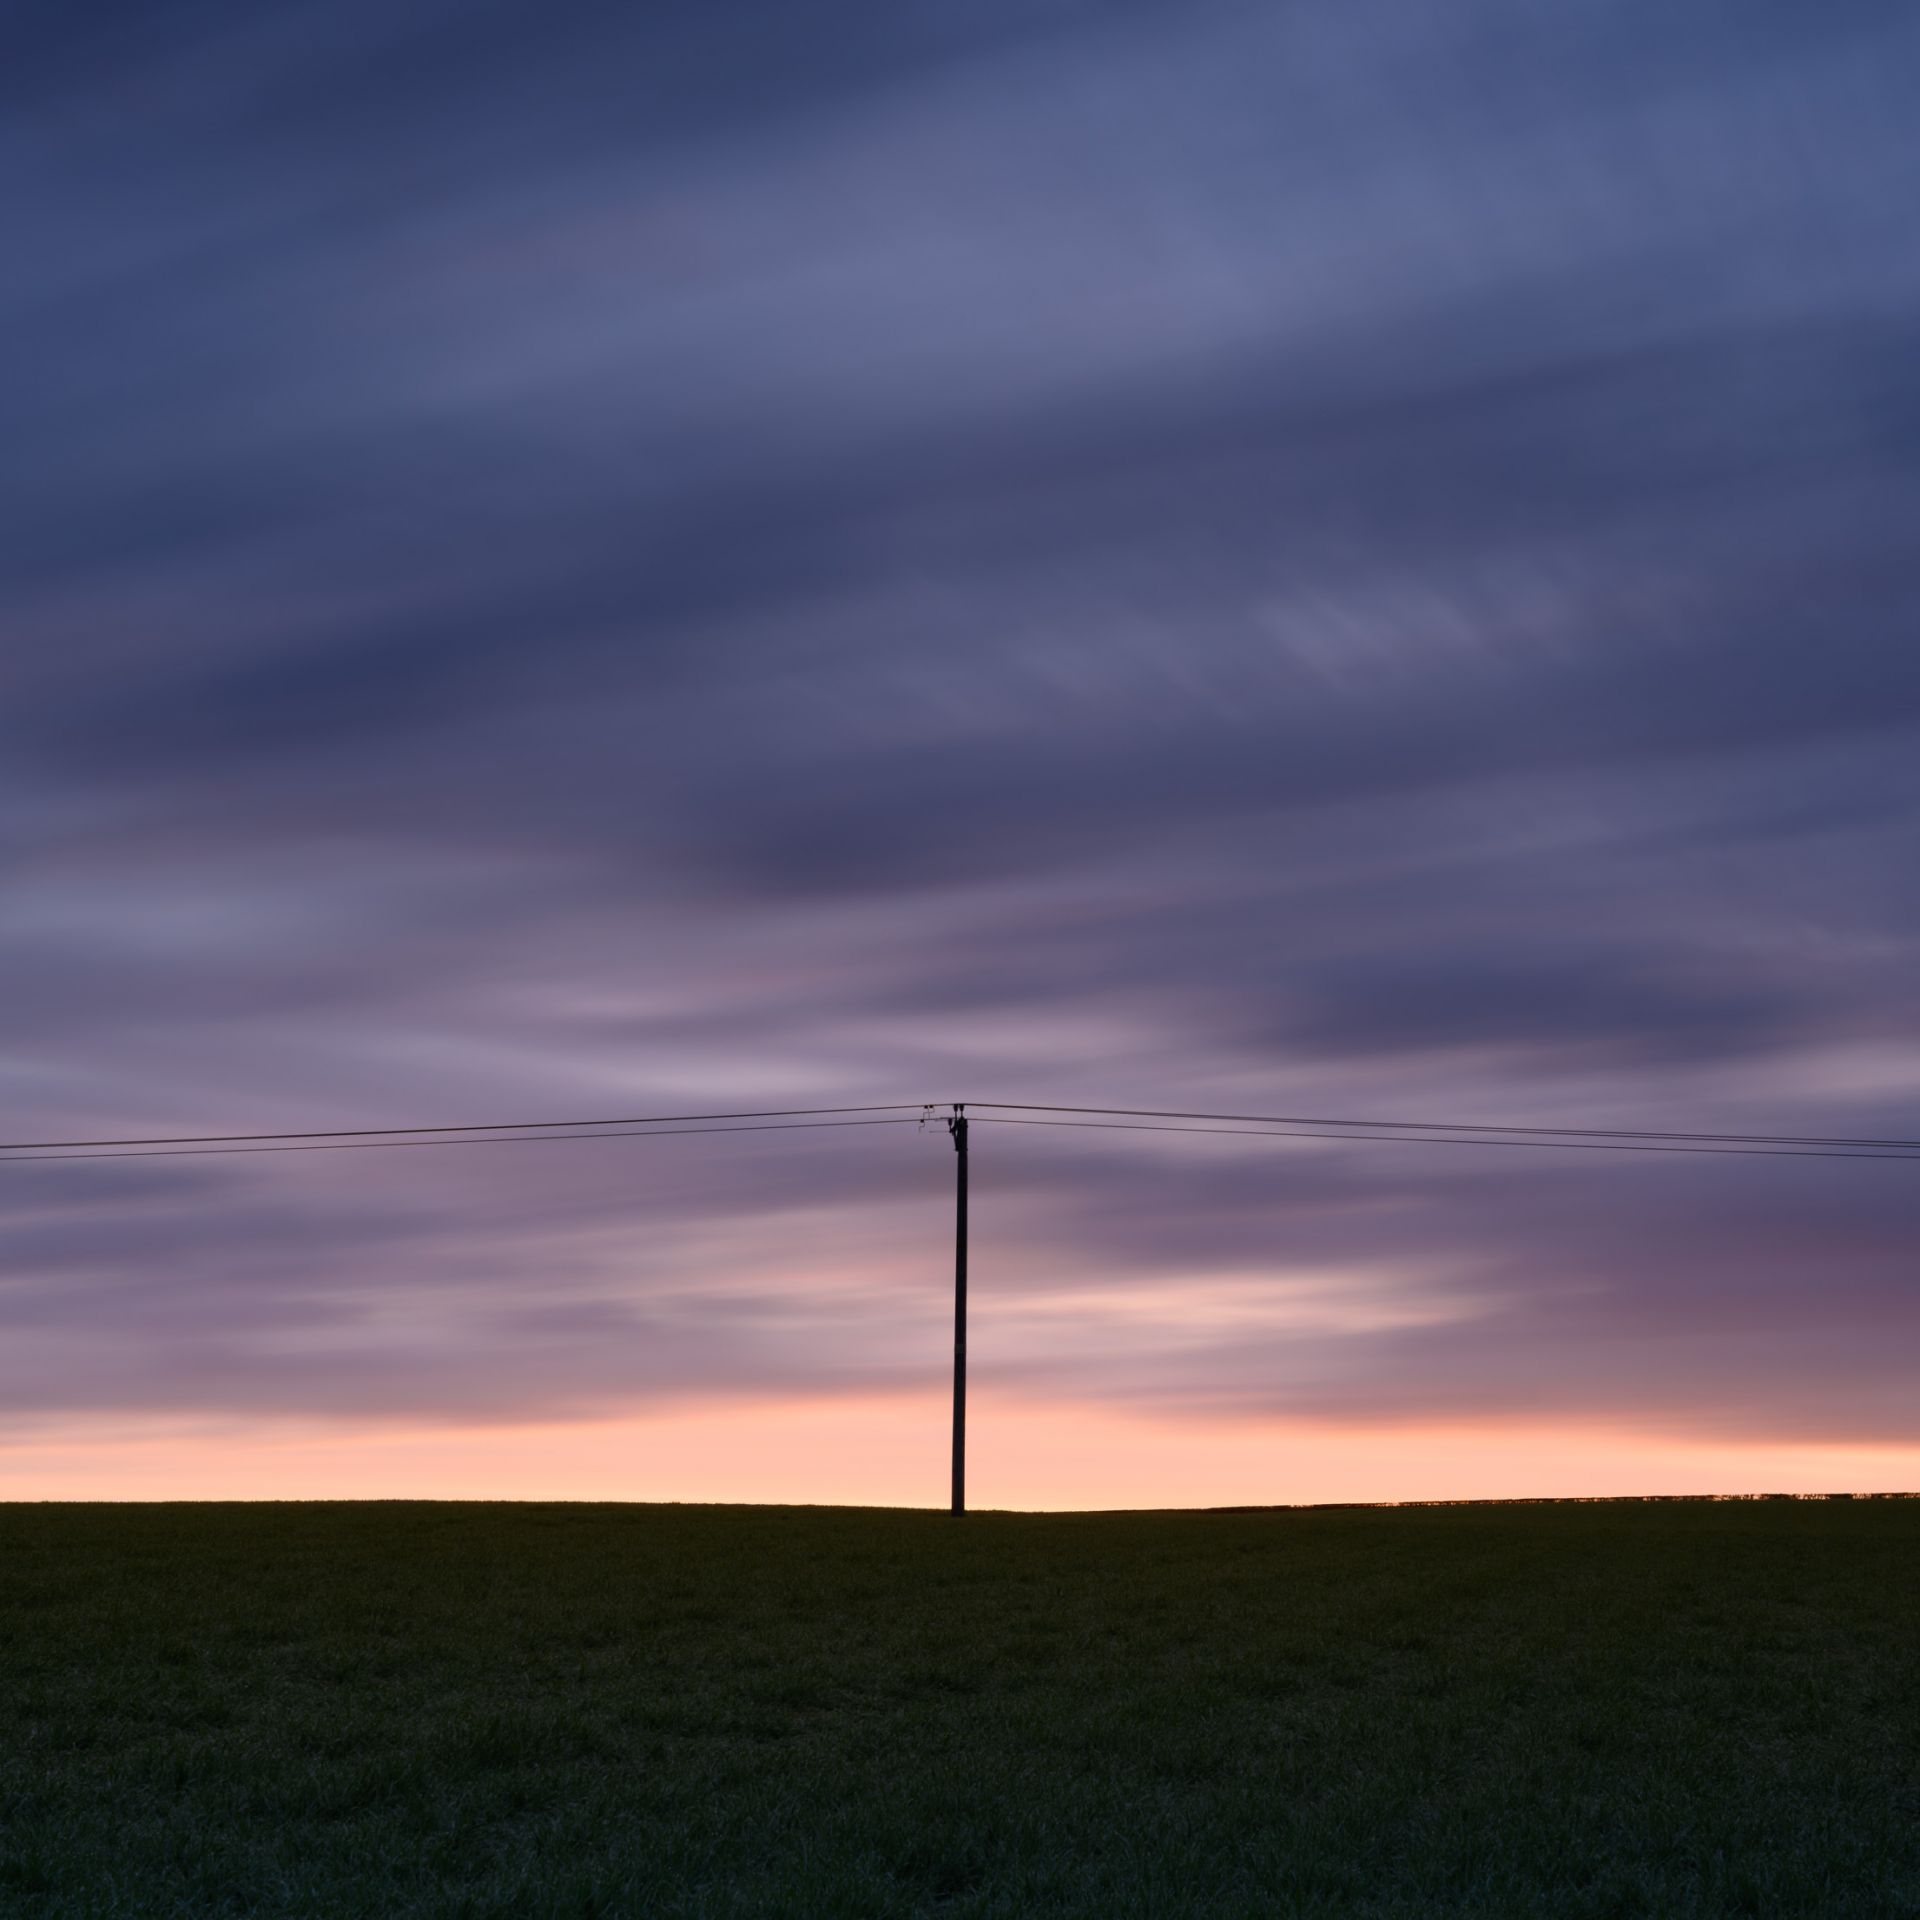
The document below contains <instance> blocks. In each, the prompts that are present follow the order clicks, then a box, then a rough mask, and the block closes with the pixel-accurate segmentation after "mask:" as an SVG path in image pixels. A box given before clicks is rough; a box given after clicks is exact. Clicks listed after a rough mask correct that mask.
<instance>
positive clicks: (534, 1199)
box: [0, 0, 1920, 1506]
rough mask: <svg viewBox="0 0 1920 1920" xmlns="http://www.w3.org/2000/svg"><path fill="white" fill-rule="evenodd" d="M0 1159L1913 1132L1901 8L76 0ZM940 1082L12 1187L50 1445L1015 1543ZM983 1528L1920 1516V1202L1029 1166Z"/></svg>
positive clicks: (1392, 1149)
mask: <svg viewBox="0 0 1920 1920" xmlns="http://www.w3.org/2000/svg"><path fill="white" fill-rule="evenodd" d="M9 25H10V32H9V35H8V39H9V48H8V53H7V57H6V59H5V61H4V62H3V63H0V101H3V102H4V133H0V149H3V150H4V154H5V165H4V167H0V197H4V201H5V207H6V216H7V219H6V225H7V231H8V233H9V235H10V236H11V246H10V249H9V255H10V260H9V264H10V267H11V269H12V270H11V271H10V272H9V273H8V274H7V275H6V276H5V279H4V282H0V350H3V351H4V365H5V369H6V373H5V389H4V391H5V400H4V410H3V417H4V422H5V427H4V445H5V448H6V458H5V461H4V465H0V640H3V646H4V650H3V651H0V798H3V799H4V806H0V838H3V840H4V851H5V854H6V856H7V857H6V868H5V871H6V878H5V883H4V887H0V1009H3V1012H0V1108H3V1109H4V1126H5V1129H6V1132H5V1138H6V1139H7V1140H10V1141H19V1140H27V1141H31V1140H61V1139H75V1138H79V1139H91V1138H97V1137H117V1136H121V1135H127V1134H139V1135H144V1134H176V1133H200V1132H221V1133H225V1132H238V1131H255V1130H260V1131H270V1130H292V1129H309V1128H335V1127H338V1128H346V1127H357V1126H382V1125H387V1126H403V1125H409V1124H417V1123H438V1122H479V1121H491V1120H495V1119H502V1118H506V1119H514V1118H527V1119H545V1118H559V1117H564V1116H571V1115H600V1114H604V1115H607V1116H617V1115H625V1114H646V1113H654V1112H679V1111H704V1110H708V1109H729V1108H735V1107H755V1108H758V1107H783V1106H803V1105H804V1106H812V1105H856V1104H864V1103H869V1102H889V1101H922V1100H939V1101H947V1100H954V1099H967V1100H976V1101H986V1100H1000V1101H1041V1102H1066V1103H1076V1104H1111V1105H1123V1106H1136V1107H1171V1108H1201V1109H1209V1110H1218V1109H1225V1110H1229V1111H1248V1112H1281V1113H1293V1112H1298V1113H1335V1114H1360V1115H1368V1114H1378V1115H1384V1116H1387V1117H1395V1116H1412V1117H1415V1118H1432V1119H1453V1118H1466V1119H1485V1120H1493V1121H1517V1122H1538V1123H1542V1124H1547V1125H1569V1124H1577V1125H1581V1126H1599V1127H1655V1128H1698V1129H1708V1130H1716V1131H1720V1130H1724V1131H1764V1132H1794V1133H1819V1134H1862V1135H1873V1136H1883V1135H1890V1136H1896V1137H1910V1136H1916V1135H1920V847H1917V846H1916V826H1917V825H1920V621H1917V620H1916V615H1917V614H1920V228H1916V224H1915V217H1914V216H1915V186H1914V183H1915V181H1916V180H1920V118H1917V117H1916V115H1915V113H1914V101H1915V97H1916V86H1917V85H1920V11H1917V10H1916V9H1915V8H1914V7H1912V6H1911V5H1910V4H1898V3H1892V4H1869V3H1868V0H1832V3H1831V4H1826V5H1820V6H1811V5H1804V4H1802V5H1785V4H1778V5H1776V4H1771V3H1770V0H1678V4H1676V3H1675V0H1563V3H1562V4H1554V5H1542V4H1540V3H1539V0H1450V3H1449V4H1445V5H1436V4H1433V3H1432V0H1362V3H1361V4H1349V5H1339V4H1322V5H1307V4H1278V3H1276V0H1250V3H1249V4H1237V3H1233V4H1229V3H1228V0H1105V3H1104V4H1091V3H1087V4H1081V3H1079V0H966V3H965V4H961V3H960V0H951V3H941V4H935V3H934V0H824V4H819V5H794V4H788V3H785V0H647V4H642V5H628V6H615V5H612V4H607V5H590V4H584V3H580V0H558V3H557V4H556V3H554V0H548V3H547V4H541V5H535V4H533V3H532V0H490V3H488V4H481V5H475V4H473V3H472V0H458V3H457V4H456V3H455V0H287V3H285V4H275V5H272V6H267V7H260V6H249V5H242V4H239V3H238V0H119V3H115V4H109V3H107V0H98V3H93V0H90V3H89V4H86V5H78V6H76V5H71V4H54V0H43V3H42V4H29V5H26V6H23V7H20V8H16V9H13V10H11V13H10V22H9ZM952 1163H953V1156H952V1153H951V1150H950V1147H949V1145H948V1142H947V1140H946V1137H945V1134H944V1132H942V1131H941V1130H940V1129H938V1128H937V1127H935V1128H929V1129H927V1130H926V1131H924V1132H922V1131H920V1130H919V1129H917V1128H915V1127H913V1126H906V1125H902V1126H885V1127H871V1128H846V1129H843V1130H837V1131H830V1132H822V1133H821V1134H820V1136H819V1138H818V1139H803V1138H802V1137H801V1136H800V1135H799V1134H798V1133H766V1134H738V1135H729V1136H727V1137H725V1138H721V1139H706V1140H701V1139H688V1138H680V1137H675V1138H668V1139H658V1140H652V1141H641V1142H635V1141H621V1140H601V1141H592V1142H583V1141H575V1142H570V1143H567V1142H562V1143H548V1144H541V1145H525V1144H522V1145H504V1146H498V1147H474V1148H452V1147H448V1148H425V1149H420V1150H415V1151H392V1152H348V1153H326V1154H312V1155H308V1154H284V1155H280V1154H276V1155H272V1156H265V1155H263V1156H258V1157H233V1158H212V1159H208V1160H207V1161H206V1164H204V1165H196V1164H195V1163H194V1162H193V1161H192V1160H191V1159H184V1158H175V1159H156V1160H153V1161H151V1162H148V1163H145V1165H144V1170H143V1168H142V1166H141V1165H136V1164H133V1163H132V1162H130V1161H125V1160H121V1161H104V1160H99V1161H92V1160H88V1161H82V1160H64V1161H61V1162H60V1163H58V1164H48V1165H41V1166H27V1165H22V1164H14V1163H11V1162H10V1163H8V1164H5V1165H0V1497H16V1498H30V1499H40V1498H67V1497H81V1496H84V1497H105V1498H140V1499H146V1498H159V1497H176V1496H182V1497H184V1496H194V1497H197V1496H202V1495H228V1494H231V1495H244V1496H255V1495H272V1494H286V1495H299V1496H301V1497H308V1496H316V1495H331V1494H341V1495H345V1494H355V1495H359V1494H376V1493H392V1494H459V1495H463V1496H465V1495H487V1494H496V1495H500V1496H503V1497H518V1496H522V1495H536V1494H537V1495H542V1496H549V1495H551V1496H569V1495H578V1496H588V1497H594V1498H646V1499H672V1498H684V1499H704V1498H720V1499H781V1500H795V1499H801V1500H807V1499H810V1500H822V1501H843V1500H844V1501H869V1500H872V1501H888V1502H901V1503H914V1504H928V1505H935V1504H943V1503H944V1500H945V1497H946V1483H945V1455H944V1449H945V1445H946V1431H945V1425H944V1422H945V1417H946V1415H945V1407H944V1400H943V1395H944V1392H945V1382H946V1372H945V1369H946V1366H947V1363H948V1349H949V1343H950V1339H951V1327H950V1321H949V1318H948V1316H949V1313H950V1304H949V1288H950V1284H951V1281H950V1270H949V1265H948V1262H949V1258H950V1234H951V1182H952V1175H953V1164H952ZM973 1190H974V1232H975V1247H974V1268H973V1300H974V1326H973V1364H974V1379H975V1383H976V1387H977V1390H978V1396H979V1397H978V1402H977V1408H976V1420H975V1436H976V1444H977V1452H976V1457H975V1474H974V1482H973V1486H974V1495H975V1499H976V1501H977V1502H978V1503H979V1504H981V1505H986V1506H1129V1505H1184V1504H1194V1505H1206V1504H1219V1503H1248V1502H1262V1501H1269V1500H1271V1501H1291V1500H1315V1499H1343V1498H1367V1499H1390V1498H1415V1497H1423V1498H1430V1497H1448V1496H1452V1497H1468V1496H1477V1495H1486V1494H1505V1493H1554V1492H1564V1493H1595V1492H1620V1493H1628V1492H1637V1491H1709V1490H1712V1491H1737V1490H1749V1491H1751V1490H1762V1489H1773V1488H1778V1489H1782V1490H1789V1489H1798V1490H1813V1489H1826V1488H1839V1487H1848V1488H1855V1489H1868V1488H1895V1487H1899V1488H1920V1168H1914V1167H1910V1166H1900V1165H1897V1164H1888V1163H1886V1162H1877V1161H1848V1160H1837V1159H1811V1158H1810V1159H1776V1160H1775V1161H1774V1163H1773V1165H1772V1166H1769V1167H1762V1166H1761V1165H1760V1164H1759V1162H1758V1160H1757V1159H1741V1158H1724V1159H1721V1158H1709V1157H1699V1158H1683V1157H1679V1156H1674V1157H1670V1158H1663V1157H1657V1156H1644V1157H1642V1156H1637V1155H1629V1154H1611V1153H1609V1154H1588V1153H1581V1152H1566V1153H1558V1152H1551V1151H1518V1150H1512V1151H1499V1150H1493V1149H1474V1148H1457V1149H1456V1148H1441V1147H1422V1146H1418V1145H1407V1144H1377V1145H1371V1146H1354V1145H1351V1144H1342V1143H1337V1142H1331V1141H1303V1142H1294V1143H1290V1144H1284V1145H1276V1144H1274V1143H1272V1142H1264V1141H1262V1142H1252V1143H1249V1142H1244V1141H1237V1140H1226V1139H1219V1138H1212V1137H1204V1138H1193V1139H1178V1138H1171V1137H1167V1136H1161V1135H1154V1134H1145V1133H1143V1134H1112V1135H1103V1134H1095V1133H1089V1132H1071V1131H1059V1132H1042V1131H1040V1130H1038V1129H1016V1128H1011V1127H1004V1128H1001V1127H988V1126H984V1125H983V1126H982V1127H980V1128H979V1129H978V1131H977V1132H976V1134H975V1137H974V1151H973Z"/></svg>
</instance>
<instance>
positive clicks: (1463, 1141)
mask: <svg viewBox="0 0 1920 1920" xmlns="http://www.w3.org/2000/svg"><path fill="white" fill-rule="evenodd" d="M968 1104H969V1108H970V1109H971V1106H972V1103H971V1102H969V1103H968ZM1061 1111H1067V1112H1082V1111H1092V1112H1099V1111H1101V1109H1099V1108H1092V1109H1082V1108H1067V1109H1061ZM1114 1111H1119V1112H1124V1111H1125V1109H1124V1108H1119V1109H1114ZM968 1117H969V1118H970V1119H974V1120H978V1121H981V1122H983V1123H984V1124H985V1125H987V1126H1001V1127H1079V1128H1082V1129H1084V1130H1086V1131H1088V1132H1092V1133H1212V1134H1225V1135H1226V1136H1227V1137H1228V1138H1230V1139H1234V1140H1349V1141H1352V1142H1353V1143H1354V1144H1355V1145H1358V1146H1371V1145H1374V1144H1376V1143H1381V1142H1390V1141H1401V1142H1403V1143H1405V1144H1407V1145H1410V1146H1416V1147H1545V1148H1548V1149H1554V1148H1557V1149H1559V1150H1561V1151H1563V1152H1571V1153H1580V1152H1586V1153H1711V1154H1735V1155H1738V1156H1741V1157H1742V1158H1746V1159H1754V1160H1904V1161H1907V1162H1910V1163H1920V1153H1852V1152H1839V1151H1836V1150H1834V1149H1832V1148H1827V1147H1680V1146H1662V1145H1660V1144H1658V1143H1657V1142H1654V1141H1651V1140H1649V1141H1626V1140H1622V1141H1603V1140H1479V1139H1472V1138H1469V1137H1466V1136H1464V1135H1460V1134H1446V1133H1319V1132H1306V1131H1304V1130H1302V1131H1295V1132H1290V1133H1280V1132H1276V1131H1262V1130H1259V1129H1256V1128H1253V1127H1164V1126H1155V1125H1150V1124H1147V1123H1145V1122H1141V1121H1134V1120H1016V1119H1013V1118H1012V1117H1011V1116H1009V1115H1007V1114H1000V1113H974V1112H971V1111H970V1112H969V1115H968ZM1380 1124H1382V1125H1384V1124H1386V1123H1385V1122H1381V1123H1380Z"/></svg>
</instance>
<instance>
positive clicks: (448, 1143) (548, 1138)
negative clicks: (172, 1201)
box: [11, 1114, 919, 1167]
mask: <svg viewBox="0 0 1920 1920" xmlns="http://www.w3.org/2000/svg"><path fill="white" fill-rule="evenodd" d="M918 1124H919V1123H918V1122H917V1121H916V1120H915V1119H914V1117H913V1116H912V1115H911V1114H899V1115H895V1116H893V1117H891V1118H888V1119H884V1120H782V1121H773V1122H770V1123H767V1124H755V1125H752V1126H744V1127H734V1126H726V1127H649V1128H647V1129H645V1130H644V1131H642V1132H626V1131H616V1132H598V1133H535V1134H509V1135H501V1136H495V1137H489V1138H485V1139H473V1138H471V1137H469V1138H466V1139H461V1140H331V1141H309V1142H307V1143H306V1144H305V1145H302V1146H291V1147H150V1148H146V1149H141V1148H134V1149H132V1150H130V1151H121V1150H116V1151H109V1152H105V1153H95V1152H85V1153H67V1152H60V1153H25V1154H21V1155H20V1156H19V1158H18V1159H16V1160H14V1161H13V1162H11V1164H12V1165H14V1166H21V1167H33V1166H39V1165H41V1164H42V1163H43V1162H44V1161H48V1160H202V1159H210V1158H212V1157H213V1156H215V1155H225V1154H232V1153H371V1152H378V1151H379V1150H380V1149H382V1148H386V1147H394V1148H398V1147H553V1146H562V1145H564V1144H565V1143H566V1142H567V1141H569V1140H661V1139H666V1138H668V1137H669V1136H671V1135H675V1134H678V1135H683V1136H685V1135H691V1134H702V1133H816V1132H819V1131H820V1130H821V1129H823V1128H827V1127H911V1126H916V1125H918Z"/></svg>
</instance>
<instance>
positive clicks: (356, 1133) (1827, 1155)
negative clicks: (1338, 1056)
mask: <svg viewBox="0 0 1920 1920" xmlns="http://www.w3.org/2000/svg"><path fill="white" fill-rule="evenodd" d="M949 1104H951V1103H950V1102H946V1101H907V1100H898V1101H891V1102H888V1103H885V1104H876V1105H872V1106H840V1107H762V1108H745V1109H740V1110H735V1111H727V1112H714V1113H662V1114H642V1115H629V1116H628V1117H626V1118H624V1119H614V1120H605V1119H580V1120H493V1121H470V1122H461V1123H455V1124H450V1125H444V1126H431V1127H429V1126H413V1127H336V1128H327V1129H316V1130H312V1131H308V1132H301V1133H205V1134H157V1135H150V1136H144V1137H142V1136H131V1137H126V1138H118V1139H101V1140H14V1141H5V1142H0V1154H13V1155H16V1156H19V1157H20V1158H21V1159H40V1160H134V1159H166V1158H192V1157H195V1156H196V1155H198V1154H202V1153H208V1154H211V1153H222V1154H226V1153H326V1152H340V1151H346V1150H349V1149H358V1150H364V1149H368V1148H374V1147H403V1146H427V1147H432V1146H489V1145H493V1146H511V1145H515V1144H520V1145H531V1144H536V1143H537V1141H538V1140H541V1139H545V1140H555V1141H557V1140H638V1139H645V1138H647V1137H649V1135H651V1134H654V1133H661V1134H667V1133H683V1134H684V1133H754V1132H779V1131H786V1130H791V1129H792V1128H795V1127H798V1128H802V1129H804V1128H805V1127H807V1126H823V1125H836V1126H886V1125H914V1124H916V1123H917V1117H918V1116H921V1115H924V1114H926V1113H928V1112H931V1111H932V1110H933V1109H934V1108H935V1107H936V1106H947V1105H949ZM966 1104H967V1105H968V1106H970V1107H971V1108H972V1109H973V1110H974V1112H975V1113H976V1114H977V1116H978V1117H979V1118H980V1119H983V1120H988V1121H993V1120H999V1121H1000V1122H1001V1123H1002V1124H1003V1125H1008V1126H1063V1127H1064V1126H1080V1127H1093V1128H1096V1129H1098V1128H1106V1129H1108V1130H1118V1131H1131V1132H1136V1133H1220V1134H1233V1135H1248V1136H1249V1137H1254V1138H1266V1139H1293V1140H1356V1141H1364V1140H1381V1141H1397V1142H1400V1143H1402V1144H1405V1145H1415V1146H1417V1145H1451V1146H1485V1147H1497V1146H1533V1147H1565V1148H1583V1149H1586V1150H1588V1151H1592V1152H1611V1153H1627V1152H1646V1153H1715V1154H1743V1155H1748V1156H1754V1157H1759V1158H1777V1159H1838V1160H1903V1159H1911V1158H1920V1140H1902V1139H1868V1138H1852V1137H1848V1136H1845V1135H1833V1134H1768V1133H1700V1132H1686V1131H1681V1130H1655V1129H1651V1128H1633V1127H1542V1126H1519V1125H1507V1124H1502V1123H1497V1122H1493V1121H1477V1120H1354V1119H1335V1118H1329V1117H1328V1116H1326V1115H1324V1114H1271V1113H1268V1114H1260V1113H1210V1112H1199V1111H1186V1110H1181V1109H1169V1108H1160V1107H1069V1106H1050V1105H1043V1104H1040V1103H1038V1102H1021V1101H1010V1100H988V1101H970V1102H967V1103H966ZM983 1108H984V1109H986V1111H982V1109H983ZM843 1114H858V1115H863V1116H876V1115H886V1116H891V1117H890V1118H886V1119H878V1118H871V1117H869V1118H862V1119H857V1120H841V1119H834V1118H831V1117H830V1116H836V1115H843ZM1016 1114H1059V1115H1076V1116H1078V1115H1086V1116H1091V1117H1090V1118H1086V1119H1077V1118H1076V1119H1065V1118H1063V1119H1057V1120H1038V1119H1035V1120H1018V1119H1015V1118H1013V1116H1014V1115H1016ZM736 1121H739V1122H750V1123H756V1124H748V1125H738V1126H736V1125H732V1124H721V1125H707V1124H705V1123H707V1122H724V1123H731V1122H736ZM1148 1121H1155V1122H1158V1121H1181V1122H1213V1121H1224V1122H1230V1123H1232V1124H1231V1125H1227V1126H1212V1125H1180V1126H1159V1125H1146V1124H1143V1123H1145V1122H1148ZM775 1122H781V1123H787V1124H786V1125H776V1124H773V1123H775ZM681 1123H695V1124H681ZM759 1123H765V1124H759ZM1256 1128H1257V1129H1277V1128H1286V1129H1290V1131H1287V1132H1260V1133H1251V1132H1250V1130H1252V1129H1256ZM1331 1129H1342V1131H1331ZM428 1135H433V1136H440V1137H436V1138H426V1137H424V1136H428ZM452 1136H460V1137H458V1138H455V1137H452ZM1489 1136H1501V1137H1489ZM120 1149H130V1151H119V1150H120Z"/></svg>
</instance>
